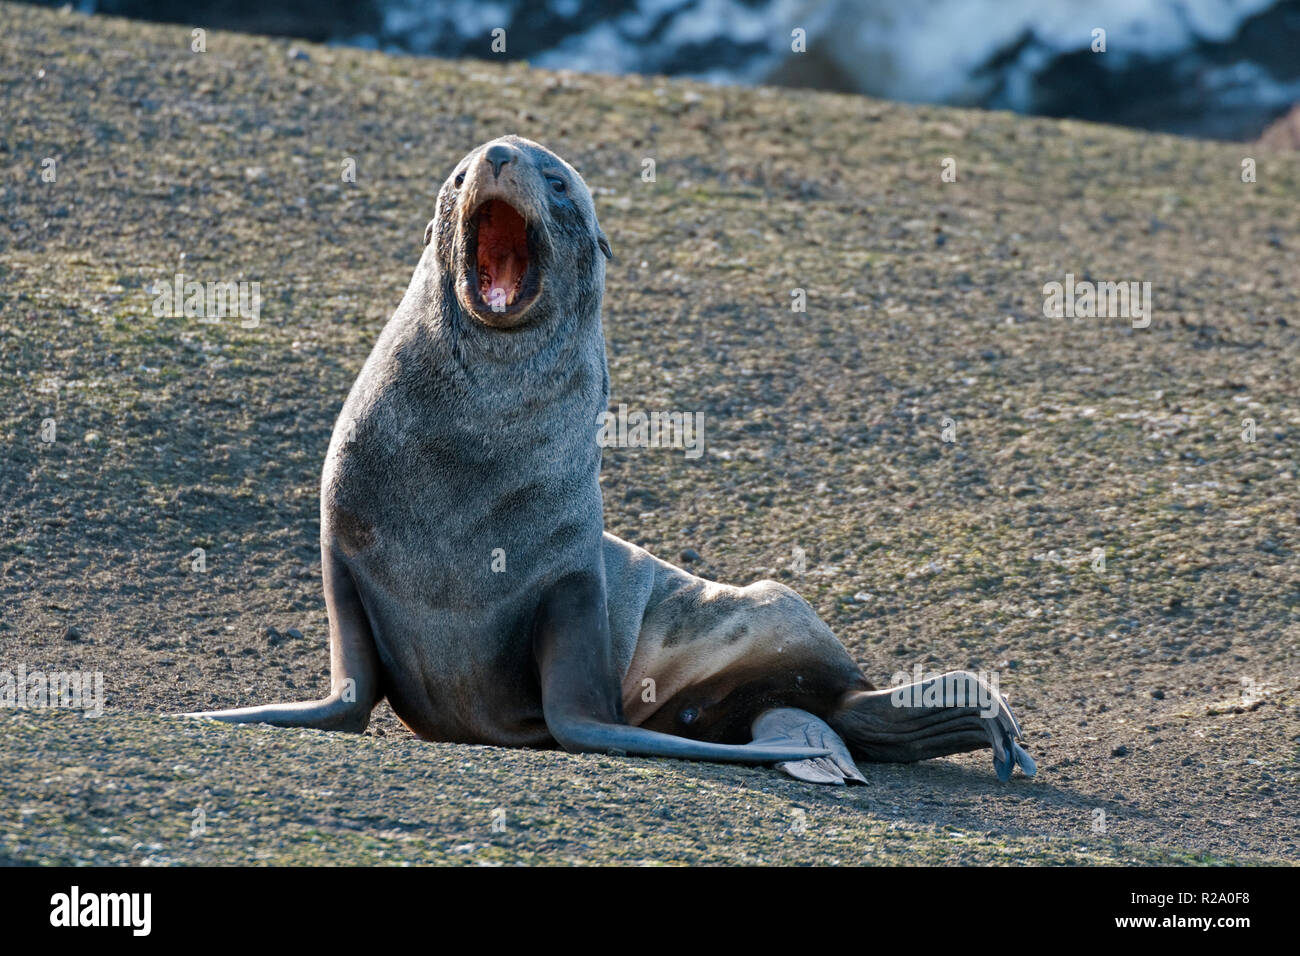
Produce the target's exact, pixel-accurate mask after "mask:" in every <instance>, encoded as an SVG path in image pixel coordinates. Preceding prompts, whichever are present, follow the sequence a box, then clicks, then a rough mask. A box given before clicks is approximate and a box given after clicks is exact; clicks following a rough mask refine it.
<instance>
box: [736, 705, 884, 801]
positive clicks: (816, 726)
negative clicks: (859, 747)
mask: <svg viewBox="0 0 1300 956" xmlns="http://www.w3.org/2000/svg"><path fill="white" fill-rule="evenodd" d="M753 734H754V742H753V744H751V745H750V746H754V747H760V746H761V747H774V746H775V747H804V746H809V747H817V748H825V749H826V750H828V751H830V752H829V753H828V754H827V755H826V756H825V757H811V758H809V759H807V760H788V761H784V762H782V763H778V764H777V765H776V766H777V768H778V769H780V770H784V771H785V772H786V773H788V774H789V775H790V776H792V777H794V778H795V779H797V780H805V781H807V782H808V783H830V784H838V785H840V786H843V785H844V784H846V783H849V782H853V783H866V782H867V779H866V777H864V776H862V773H861V771H859V770H858V766H857V764H855V763H854V762H853V757H852V755H850V754H849V748H848V746H847V745H846V744H845V743H844V741H843V740H841V739H840V735H839V734H837V733H836V732H835V731H833V730H831V728H830V725H828V724H827V723H826V722H825V721H824V720H822V719H821V718H820V717H816V716H814V715H812V714H810V713H808V711H806V710H798V709H796V708H794V707H778V708H775V709H773V710H765V711H763V713H761V714H759V715H758V717H757V718H755V720H754V726H753Z"/></svg>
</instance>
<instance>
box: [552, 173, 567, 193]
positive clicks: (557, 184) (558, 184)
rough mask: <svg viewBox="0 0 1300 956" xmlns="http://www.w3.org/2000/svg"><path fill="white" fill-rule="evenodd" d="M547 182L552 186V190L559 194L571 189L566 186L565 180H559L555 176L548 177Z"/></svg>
mask: <svg viewBox="0 0 1300 956" xmlns="http://www.w3.org/2000/svg"><path fill="white" fill-rule="evenodd" d="M547 182H549V183H550V184H551V188H552V189H553V190H555V191H556V192H557V193H562V192H564V191H565V190H566V189H568V188H569V187H568V186H566V185H565V184H564V180H563V179H558V178H556V177H555V176H548V177H547Z"/></svg>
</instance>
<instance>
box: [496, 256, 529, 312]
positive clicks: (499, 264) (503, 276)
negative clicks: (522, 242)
mask: <svg viewBox="0 0 1300 956" xmlns="http://www.w3.org/2000/svg"><path fill="white" fill-rule="evenodd" d="M493 266H494V267H495V268H493V270H492V279H491V285H492V291H491V293H490V295H489V296H488V301H489V302H492V301H495V300H496V299H498V298H500V299H502V300H503V301H507V302H508V301H509V299H508V298H507V297H508V296H509V295H510V294H511V293H512V292H513V291H514V288H515V283H516V282H518V281H519V276H520V274H521V273H522V271H523V270H521V269H520V268H519V260H518V259H517V258H515V255H514V253H511V252H507V253H505V254H503V255H502V256H500V257H499V258H498V259H497V260H496V261H495V262H494V263H493Z"/></svg>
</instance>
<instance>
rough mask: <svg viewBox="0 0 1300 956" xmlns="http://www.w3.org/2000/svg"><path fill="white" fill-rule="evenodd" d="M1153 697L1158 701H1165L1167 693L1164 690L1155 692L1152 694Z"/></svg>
mask: <svg viewBox="0 0 1300 956" xmlns="http://www.w3.org/2000/svg"><path fill="white" fill-rule="evenodd" d="M1151 696H1152V697H1154V698H1155V699H1156V700H1164V699H1165V692H1164V691H1162V690H1153V691H1152V692H1151Z"/></svg>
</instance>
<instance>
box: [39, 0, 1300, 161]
mask: <svg viewBox="0 0 1300 956" xmlns="http://www.w3.org/2000/svg"><path fill="white" fill-rule="evenodd" d="M48 5H51V6H63V5H66V4H64V3H51V4H48ZM73 6H74V7H76V8H77V9H79V10H81V11H83V12H103V13H112V14H117V15H122V16H128V17H141V18H145V19H151V20H162V21H167V22H172V23H184V24H192V25H194V26H206V27H210V28H222V29H233V30H243V31H247V32H252V33H269V34H275V35H281V36H292V37H302V38H304V39H310V40H317V41H322V42H330V43H341V44H351V45H356V46H362V47H368V48H372V49H381V50H385V51H389V52H403V53H411V54H417V55H428V56H440V57H480V58H484V59H488V58H498V57H499V56H501V54H494V53H493V52H492V50H491V32H492V30H493V29H495V28H498V27H502V28H504V29H505V30H506V41H507V42H506V53H505V54H504V55H505V56H506V57H509V58H511V59H523V60H527V61H529V62H530V63H532V64H533V65H535V66H541V67H546V68H549V69H572V70H584V71H600V72H615V73H651V74H668V75H682V76H692V77H697V78H703V79H708V80H711V81H715V82H722V83H742V84H750V83H767V84H775V85H785V86H797V87H811V88H815V89H824V90H838V91H844V92H854V93H865V94H869V95H871V96H878V97H883V98H886V99H894V100H904V101H909V102H925V103H947V104H955V105H963V106H977V107H984V108H989V109H1009V110H1014V111H1016V112H1021V113H1033V114H1039V115H1044V116H1056V117H1078V118H1081V119H1088V120H1095V121H1098V122H1105V123H1116V124H1120V125H1126V126H1135V127H1140V128H1143V129H1149V130H1158V131H1162V132H1170V133H1177V134H1182V135H1189V136H1199V137H1206V138H1214V139H1229V140H1254V139H1258V138H1259V137H1260V136H1261V134H1262V133H1264V131H1265V129H1266V127H1269V126H1270V124H1274V125H1273V128H1272V130H1270V131H1269V133H1268V134H1267V137H1266V138H1268V137H1272V139H1274V140H1276V141H1278V142H1279V143H1285V144H1286V145H1297V146H1300V111H1296V112H1295V113H1292V114H1291V116H1290V119H1289V120H1286V119H1283V120H1279V118H1280V117H1283V115H1284V114H1287V113H1288V110H1290V109H1291V107H1292V106H1294V105H1295V104H1297V103H1300V0H823V2H816V0H281V2H276V0H80V2H77V3H74V4H73ZM796 27H798V28H801V29H803V30H804V31H805V35H806V51H805V52H803V53H794V52H792V51H791V42H792V41H791V31H792V30H793V29H795V28H796ZM1096 29H1103V30H1105V52H1104V53H1103V52H1094V50H1093V46H1094V44H1095V42H1096V38H1095V37H1094V30H1096ZM1275 121H1277V122H1275ZM1292 137H1294V138H1295V139H1296V142H1295V143H1294V144H1292V143H1291V142H1289V140H1290V139H1291V138H1292Z"/></svg>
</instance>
